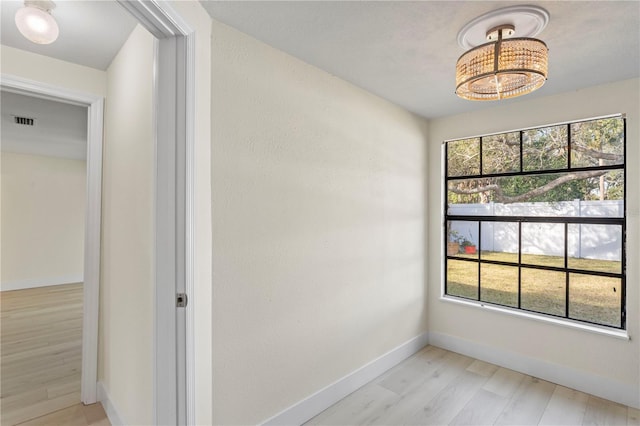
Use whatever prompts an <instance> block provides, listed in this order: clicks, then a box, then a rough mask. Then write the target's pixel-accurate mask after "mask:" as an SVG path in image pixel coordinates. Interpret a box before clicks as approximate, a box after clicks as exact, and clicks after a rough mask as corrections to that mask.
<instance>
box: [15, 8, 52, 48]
mask: <svg viewBox="0 0 640 426" xmlns="http://www.w3.org/2000/svg"><path fill="white" fill-rule="evenodd" d="M55 7H56V5H55V4H54V3H53V2H52V1H49V0H40V1H36V0H26V1H25V2H24V7H22V8H20V9H18V11H17V12H16V26H17V27H18V30H20V33H22V35H23V36H25V37H26V38H27V39H28V40H30V41H32V42H34V43H36V44H50V43H53V42H54V41H55V40H56V39H57V38H58V23H57V22H56V20H55V19H54V17H53V16H52V15H51V10H52V9H54V8H55Z"/></svg>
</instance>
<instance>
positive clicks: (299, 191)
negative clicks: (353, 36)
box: [212, 21, 426, 424]
mask: <svg viewBox="0 0 640 426" xmlns="http://www.w3.org/2000/svg"><path fill="white" fill-rule="evenodd" d="M212 64H213V80H212V132H213V133H212V186H213V188H212V189H213V284H214V288H213V299H214V304H213V339H214V340H213V347H214V352H213V356H214V362H213V380H214V384H213V385H214V398H213V410H214V413H213V414H214V423H216V424H255V423H257V422H261V421H264V420H266V419H267V418H269V417H271V416H273V415H275V414H277V413H278V412H280V411H281V410H284V409H286V408H287V407H289V406H291V405H292V404H295V403H297V402H299V401H300V400H302V399H303V398H305V397H307V396H309V395H311V394H312V393H314V392H316V391H318V390H320V389H322V388H324V387H325V386H327V385H329V384H331V383H332V382H334V381H336V380H338V379H340V378H342V377H344V376H345V375H347V374H349V373H351V372H353V371H354V370H356V369H357V368H359V367H361V366H363V365H365V364H366V363H368V362H370V361H372V360H374V359H376V358H377V357H379V356H381V355H382V354H384V353H385V352H387V351H389V350H391V349H393V348H395V347H397V346H398V345H400V344H402V343H404V342H406V341H408V340H409V339H412V338H414V337H416V336H418V335H420V334H421V333H423V332H425V331H426V322H425V315H426V312H425V309H424V304H425V297H426V296H425V287H424V255H425V253H424V236H425V235H424V231H425V230H424V217H425V214H426V211H425V200H424V193H425V182H424V175H425V162H426V158H425V136H426V123H425V121H424V120H422V119H420V118H418V117H416V116H414V115H412V114H410V113H408V112H406V111H405V110H403V109H401V108H399V107H397V106H395V105H392V104H390V103H388V102H386V101H384V100H382V99H380V98H378V97H376V96H374V95H371V94H369V93H367V92H365V91H363V90H361V89H359V88H357V87H355V86H353V85H350V84H348V83H346V82H344V81H342V80H340V79H337V78H335V77H333V76H331V75H330V74H328V73H326V72H324V71H321V70H319V69H317V68H314V67H312V66H310V65H307V64H305V63H303V62H301V61H300V60H298V59H295V58H293V57H291V56H288V55H286V54H284V53H283V52H280V51H278V50H275V49H273V48H271V47H269V46H267V45H265V44H263V43H261V42H258V41H256V40H255V39H252V38H250V37H249V36H246V35H244V34H242V33H240V32H238V31H236V30H233V29H231V28H229V27H227V26H225V25H222V24H220V23H217V22H215V21H214V23H213V51H212Z"/></svg>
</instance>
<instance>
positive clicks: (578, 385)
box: [429, 332, 640, 408]
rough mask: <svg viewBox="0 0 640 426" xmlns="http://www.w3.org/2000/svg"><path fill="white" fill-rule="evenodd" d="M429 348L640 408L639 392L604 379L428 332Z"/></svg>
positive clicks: (468, 341) (524, 356)
mask: <svg viewBox="0 0 640 426" xmlns="http://www.w3.org/2000/svg"><path fill="white" fill-rule="evenodd" d="M429 344H430V345H433V346H438V347H440V348H443V349H447V350H450V351H452V352H457V353H460V354H462V355H467V356H470V357H472V358H476V359H479V360H482V361H485V362H489V363H491V364H496V365H499V366H501V367H505V368H508V369H510V370H514V371H518V372H520V373H523V374H528V375H530V376H534V377H537V378H540V379H543V380H547V381H549V382H552V383H556V384H559V385H562V386H566V387H568V388H571V389H576V390H579V391H581V392H585V393H588V394H591V395H595V396H599V397H600V398H604V399H608V400H610V401H614V402H618V403H620V404H624V405H628V406H630V407H635V408H640V406H639V405H640V389H638V387H637V386H634V385H632V384H627V383H621V382H618V381H616V380H612V379H609V378H607V377H602V376H598V375H595V374H591V373H588V372H585V371H581V370H576V369H573V368H571V367H567V366H564V365H559V364H554V363H551V362H548V361H544V360H541V359H538V358H532V357H529V356H526V355H523V354H520V353H516V352H511V351H507V350H503V349H497V348H495V347H493V346H490V345H483V344H481V343H477V342H473V341H470V340H465V339H461V338H459V337H455V336H452V335H449V334H443V333H437V332H430V333H429Z"/></svg>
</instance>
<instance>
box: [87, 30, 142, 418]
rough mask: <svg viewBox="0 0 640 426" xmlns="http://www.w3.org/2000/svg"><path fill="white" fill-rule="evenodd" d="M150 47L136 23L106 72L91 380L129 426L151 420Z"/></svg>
mask: <svg viewBox="0 0 640 426" xmlns="http://www.w3.org/2000/svg"><path fill="white" fill-rule="evenodd" d="M153 52H154V49H153V37H152V36H151V34H149V33H148V32H147V31H146V30H144V29H143V28H142V27H140V26H137V27H136V28H135V29H134V30H133V32H132V33H131V35H130V36H129V39H128V40H127V41H126V43H125V44H124V45H123V46H122V48H121V50H120V52H119V53H118V54H117V55H116V57H115V58H114V60H113V62H112V63H111V65H110V66H109V68H108V69H107V82H108V84H107V87H108V89H107V99H106V108H105V142H104V157H103V189H102V197H103V200H102V262H101V273H102V277H101V288H100V349H99V354H100V357H99V365H98V380H99V381H100V382H102V384H103V385H104V387H105V388H106V390H107V392H108V394H109V395H110V399H111V403H112V404H113V406H114V407H116V408H117V410H118V412H119V415H120V416H121V418H122V420H123V421H125V422H126V423H127V424H132V425H134V424H135V425H144V424H151V423H152V401H153V346H152V345H153V301H154V290H153V226H154V224H153V218H154V213H153V191H154V188H153V174H154V169H153V161H154V160H153V158H154V148H153V127H152V87H153Z"/></svg>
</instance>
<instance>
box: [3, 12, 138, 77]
mask: <svg viewBox="0 0 640 426" xmlns="http://www.w3.org/2000/svg"><path fill="white" fill-rule="evenodd" d="M54 3H55V4H56V7H55V9H53V12H52V15H53V16H54V18H56V21H57V22H58V27H60V35H59V37H58V39H57V40H56V41H55V42H53V43H51V44H49V45H38V44H34V43H31V42H30V41H28V40H27V39H25V38H24V37H23V36H22V34H20V32H19V31H18V28H17V27H16V24H15V22H14V16H15V14H16V10H18V9H19V8H21V7H22V6H23V5H24V2H22V1H15V0H2V1H0V4H1V13H0V15H1V23H2V26H1V27H2V30H1V31H0V40H1V41H2V44H4V45H7V46H11V47H15V48H16V49H21V50H26V51H29V52H33V53H38V54H41V55H45V56H50V57H52V58H57V59H61V60H63V61H67V62H73V63H76V64H80V65H84V66H87V67H91V68H96V69H99V70H103V71H104V70H106V69H107V67H108V66H109V64H110V63H111V61H112V60H113V58H114V57H115V55H116V53H118V51H119V50H120V47H122V45H123V44H124V42H125V41H126V39H127V38H128V37H129V34H131V31H133V28H134V27H135V25H136V20H135V19H134V18H133V17H132V16H131V15H130V14H129V13H128V12H127V11H126V10H125V9H124V8H123V7H122V6H120V5H119V4H118V3H116V2H115V1H86V0H85V1H78V0H54Z"/></svg>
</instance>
